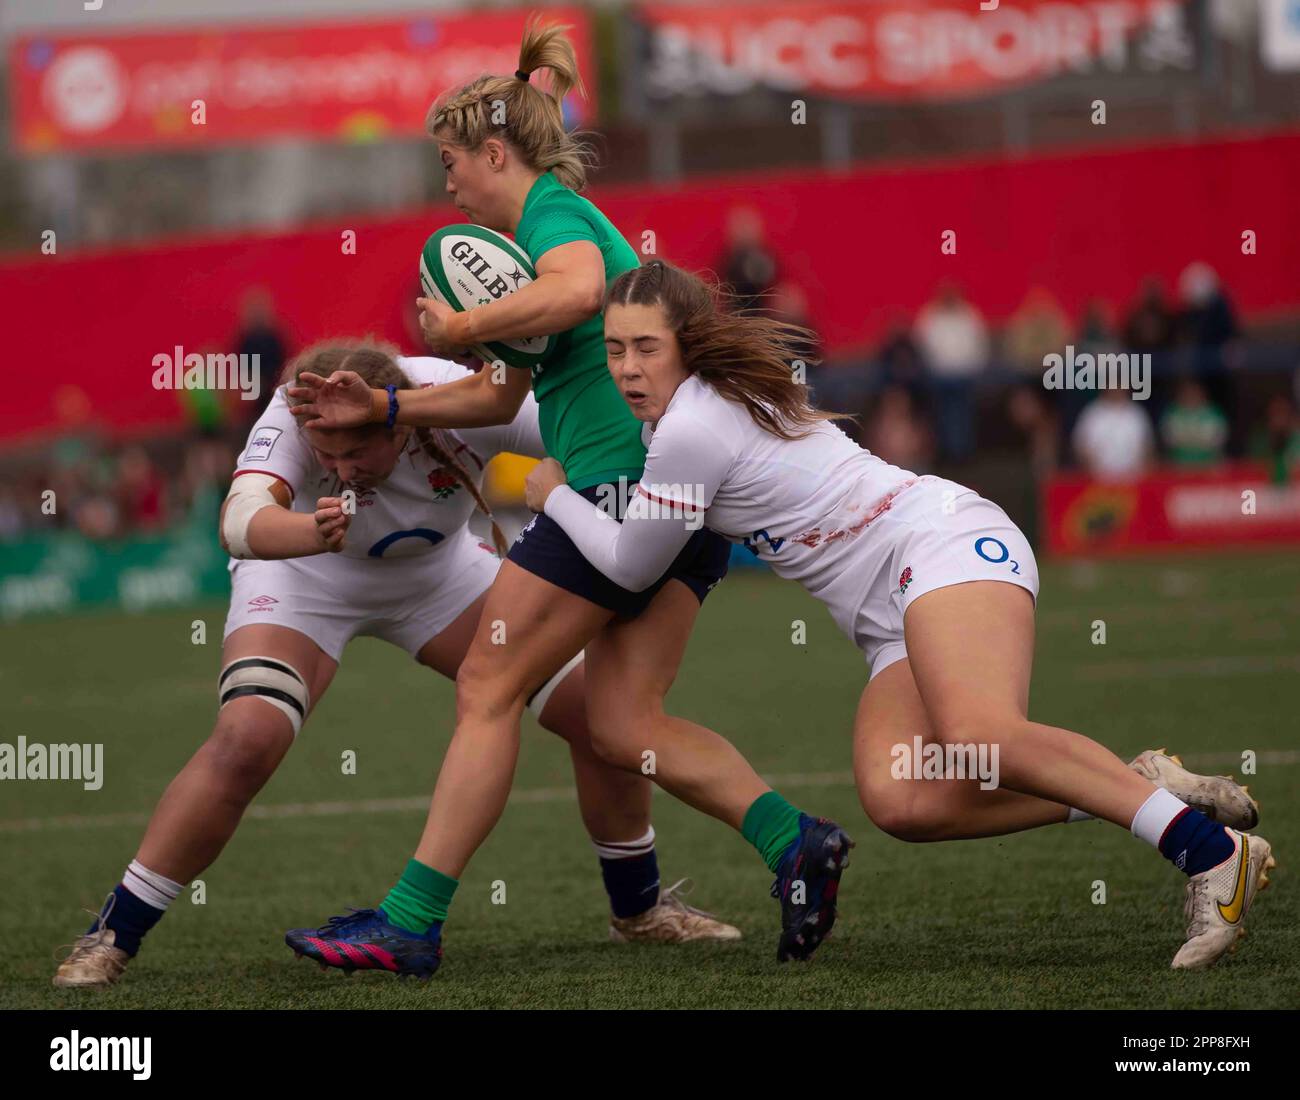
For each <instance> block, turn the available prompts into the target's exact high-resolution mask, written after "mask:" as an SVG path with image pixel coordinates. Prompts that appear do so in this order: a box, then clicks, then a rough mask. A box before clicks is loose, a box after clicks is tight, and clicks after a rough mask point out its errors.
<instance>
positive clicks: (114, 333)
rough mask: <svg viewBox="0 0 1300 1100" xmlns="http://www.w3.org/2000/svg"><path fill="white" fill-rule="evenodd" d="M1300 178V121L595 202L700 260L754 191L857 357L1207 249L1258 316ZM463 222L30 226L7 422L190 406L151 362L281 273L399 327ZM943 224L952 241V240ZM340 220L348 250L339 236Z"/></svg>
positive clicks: (801, 277) (1086, 296) (649, 191)
mask: <svg viewBox="0 0 1300 1100" xmlns="http://www.w3.org/2000/svg"><path fill="white" fill-rule="evenodd" d="M1296 194H1300V134H1278V135H1273V136H1270V137H1264V138H1252V139H1247V140H1220V141H1215V142H1209V143H1206V144H1204V145H1186V144H1178V145H1162V146H1156V147H1141V148H1136V149H1126V150H1108V151H1107V152H1106V153H1104V154H1097V153H1083V154H1079V153H1054V154H1051V155H1040V156H1036V157H1027V158H1025V159H1023V160H1018V161H1013V162H1005V161H1002V160H1000V159H996V158H994V159H989V158H980V159H963V160H960V161H955V162H945V163H940V164H928V165H920V164H910V165H872V166H869V167H864V168H860V169H857V170H855V171H852V172H844V173H841V174H837V175H833V176H828V175H825V174H822V173H817V172H807V171H798V172H780V173H763V174H758V175H748V176H738V177H723V178H717V179H709V180H699V181H692V182H691V183H688V184H685V185H682V186H679V187H673V188H658V187H648V186H646V185H644V184H641V185H636V186H626V187H597V188H596V189H595V190H594V191H593V194H592V199H593V201H595V202H596V203H597V204H598V205H599V206H600V208H601V209H602V210H604V211H605V213H606V214H607V215H608V216H609V218H610V220H611V221H612V222H613V223H614V225H615V226H617V227H618V229H619V230H620V231H621V232H622V233H623V235H624V236H625V237H627V239H628V240H629V241H631V242H633V244H634V245H638V246H639V245H640V244H641V242H642V240H643V239H644V237H643V234H644V233H645V231H646V230H647V229H650V230H653V231H654V233H655V239H656V242H657V249H658V254H659V255H662V256H663V257H664V258H665V259H669V260H672V261H674V262H676V263H680V264H682V265H684V266H686V267H688V268H691V269H692V270H700V269H712V270H714V271H716V270H718V269H719V264H720V257H721V255H722V252H723V250H724V249H725V247H726V226H727V219H728V215H729V212H730V211H731V210H733V209H734V208H735V207H736V206H737V205H741V204H743V205H747V206H751V207H753V208H754V209H755V210H756V211H757V212H758V213H759V215H760V216H761V218H762V220H763V222H764V224H765V225H766V233H767V238H768V240H769V242H770V245H771V248H772V250H773V252H774V254H775V255H776V257H777V261H778V264H779V267H780V272H781V278H782V279H789V280H792V281H793V282H794V283H796V284H798V285H799V286H800V287H802V288H803V289H804V291H805V292H806V293H807V296H808V303H809V309H810V310H811V314H812V316H811V320H812V323H813V325H814V327H815V328H817V330H818V331H819V332H820V334H821V336H822V338H823V340H824V341H825V344H826V346H827V348H828V350H829V351H830V352H831V353H832V354H833V355H840V356H844V355H848V354H853V353H856V352H858V351H860V350H863V349H865V347H866V346H867V345H869V344H871V343H872V342H874V341H876V340H878V339H879V338H880V337H881V336H882V334H883V333H884V332H885V331H886V329H887V327H888V325H889V323H890V320H891V318H893V317H895V316H902V317H904V318H907V319H910V318H911V317H912V316H913V315H914V313H915V311H916V310H917V309H918V308H919V307H920V306H922V305H923V304H924V303H925V302H926V301H928V300H929V298H930V297H931V296H932V295H933V293H934V290H935V287H936V285H937V284H938V283H939V282H941V281H942V280H944V279H954V280H956V281H958V282H959V283H961V285H962V286H963V287H964V289H965V291H966V294H967V296H968V297H969V298H970V300H971V301H972V302H974V304H975V305H976V306H977V307H978V308H979V309H980V310H981V311H982V312H983V313H984V314H985V316H986V317H987V318H988V319H989V321H990V322H991V323H993V324H999V323H1001V322H1003V321H1005V320H1006V318H1007V317H1008V316H1009V315H1010V314H1011V313H1012V312H1013V311H1014V310H1015V309H1016V308H1017V306H1019V305H1020V302H1021V300H1022V298H1023V297H1024V294H1025V289H1026V288H1027V287H1029V286H1032V285H1035V284H1042V285H1044V286H1047V287H1049V288H1050V289H1051V290H1052V292H1053V293H1054V294H1055V295H1056V297H1057V298H1058V299H1059V300H1060V302H1061V304H1062V305H1063V306H1064V307H1065V309H1066V310H1067V311H1069V312H1070V313H1071V314H1072V315H1074V316H1078V315H1079V314H1080V312H1081V311H1082V309H1083V307H1084V305H1085V303H1087V302H1088V301H1089V300H1091V299H1093V298H1102V299H1105V300H1107V301H1109V302H1111V303H1112V304H1113V305H1115V306H1116V307H1120V308H1127V305H1128V303H1129V302H1130V301H1131V300H1132V298H1133V296H1134V295H1135V294H1136V292H1137V290H1138V288H1139V287H1140V286H1141V284H1142V282H1143V280H1144V278H1146V277H1147V276H1149V275H1154V276H1156V277H1158V278H1159V279H1160V280H1161V281H1162V282H1164V283H1165V285H1166V286H1168V287H1172V286H1173V285H1174V284H1175V282H1176V280H1177V278H1178V275H1179V272H1180V271H1181V270H1182V269H1183V267H1184V266H1185V265H1186V264H1187V263H1189V262H1190V261H1192V260H1198V259H1200V260H1205V261H1206V262H1208V263H1209V264H1210V265H1211V266H1212V267H1213V268H1214V269H1215V270H1216V271H1217V272H1218V273H1219V276H1220V278H1221V279H1222V280H1223V284H1224V286H1225V287H1226V288H1227V290H1228V293H1229V295H1230V296H1231V298H1232V301H1233V304H1234V305H1235V306H1236V307H1237V309H1238V310H1239V311H1240V313H1241V314H1242V315H1243V316H1245V317H1253V316H1255V315H1258V314H1269V313H1274V312H1281V311H1283V310H1294V309H1295V307H1296V306H1297V305H1300V272H1298V271H1297V268H1296V264H1295V258H1294V253H1293V251H1290V250H1288V248H1287V245H1286V242H1288V241H1294V240H1297V239H1300V205H1298V204H1296V203H1295V202H1294V201H1292V196H1294V195H1296ZM1098 210H1105V211H1107V216H1106V217H1105V218H1102V219H1099V218H1098V217H1097V211H1098ZM456 217H457V214H456V211H455V209H454V208H453V207H451V206H449V205H445V204H443V205H439V206H435V207H430V208H428V209H426V210H422V211H418V212H412V213H410V214H406V215H403V216H400V217H394V218H388V219H384V220H382V221H367V222H365V223H361V222H358V221H357V220H356V219H349V220H346V221H345V220H339V221H338V222H335V223H330V224H328V225H319V226H315V227H311V228H306V229H303V230H300V231H298V232H295V233H292V234H281V235H274V236H272V235H259V234H246V235H242V236H238V237H232V238H224V239H209V240H204V241H194V242H188V243H180V242H172V243H168V244H158V245H155V246H151V247H149V248H139V249H134V248H133V249H116V250H112V251H106V252H102V253H98V254H89V255H87V254H83V255H80V256H78V255H76V254H70V255H67V256H64V255H63V254H62V253H60V254H59V255H57V256H41V255H38V254H37V246H36V244H35V243H34V244H33V247H32V249H31V254H30V256H29V257H26V258H19V257H10V258H9V261H8V262H6V263H0V301H3V302H4V303H5V307H6V309H7V311H8V315H10V316H13V317H21V318H22V319H23V323H22V324H21V325H15V326H11V329H10V331H9V333H8V336H9V346H8V348H7V349H6V351H7V355H8V359H9V361H11V362H14V363H29V364H39V365H40V366H39V369H36V373H35V374H34V375H33V376H32V384H31V385H23V386H19V387H16V388H14V389H13V391H12V392H10V393H8V394H7V395H6V399H5V400H4V401H3V402H0V439H4V440H9V439H12V438H16V437H19V436H23V435H30V434H36V433H40V432H50V431H54V430H57V429H58V425H59V416H58V400H57V396H58V389H59V386H60V385H72V386H76V387H79V388H80V389H82V390H83V391H84V392H85V393H86V394H87V395H88V397H89V399H90V401H91V403H92V404H93V406H94V408H95V412H96V415H97V416H98V417H99V418H101V419H102V421H103V422H104V423H105V424H108V425H113V426H116V427H122V428H129V427H134V426H137V425H142V424H147V423H151V422H152V423H158V422H177V421H178V420H179V419H180V417H181V407H180V404H179V402H178V401H177V398H176V394H175V393H172V392H168V391H156V390H154V389H152V388H151V387H150V385H149V379H150V377H151V376H152V374H153V370H154V368H153V367H152V366H151V365H150V364H151V360H152V357H153V356H154V355H155V354H157V353H160V352H171V351H172V350H173V348H174V347H175V346H176V345H178V344H179V345H183V346H184V348H185V350H186V351H208V350H217V351H226V350H230V349H231V347H232V345H233V342H234V341H233V337H234V329H235V326H236V319H237V314H238V307H239V302H240V298H241V296H242V295H243V293H244V291H245V290H247V289H248V288H249V287H252V286H257V285H263V286H266V287H267V288H268V289H269V290H270V292H271V293H272V295H273V296H274V298H275V301H276V305H277V307H278V309H279V312H280V315H281V317H282V319H283V321H284V323H285V326H286V328H287V330H288V333H289V336H290V342H291V344H293V345H294V346H295V347H297V346H301V344H302V343H304V342H306V341H309V340H314V339H317V338H319V337H322V336H327V335H347V334H358V333H366V332H374V333H376V334H379V335H383V336H386V337H388V338H390V339H394V340H399V341H400V340H402V339H403V328H402V323H401V315H400V307H401V305H402V304H403V303H404V302H405V303H408V304H409V300H410V299H411V297H412V296H413V295H414V293H415V287H416V285H417V278H416V265H417V257H418V256H419V253H420V248H421V246H422V245H423V244H424V241H425V238H426V237H427V236H428V235H429V234H430V233H431V232H433V231H434V230H435V229H437V228H438V227H439V226H442V225H444V224H446V223H447V222H449V221H452V220H454V219H455V218H456ZM1243 227H1249V228H1251V229H1253V230H1254V231H1256V232H1257V234H1258V238H1259V241H1260V247H1259V250H1258V253H1257V254H1250V255H1247V254H1244V253H1243V252H1242V250H1241V243H1240V242H1241V230H1242V228H1243ZM947 229H953V230H955V231H956V233H957V235H958V239H959V241H960V248H959V250H958V252H957V254H956V255H946V254H944V253H943V251H942V250H941V248H940V241H941V235H942V234H943V233H944V231H945V230H947ZM346 230H353V231H355V233H356V249H355V253H354V254H352V253H349V252H345V251H344V250H343V249H342V247H341V237H340V235H341V234H342V233H343V232H344V231H346ZM850 369H852V368H851V367H850Z"/></svg>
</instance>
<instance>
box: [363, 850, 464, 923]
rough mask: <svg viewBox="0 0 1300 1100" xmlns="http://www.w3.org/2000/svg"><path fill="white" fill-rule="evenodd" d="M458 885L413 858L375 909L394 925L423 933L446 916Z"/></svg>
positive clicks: (453, 880) (451, 879)
mask: <svg viewBox="0 0 1300 1100" xmlns="http://www.w3.org/2000/svg"><path fill="white" fill-rule="evenodd" d="M458 885H459V883H458V882H457V881H456V880H455V879H454V878H449V877H448V876H446V875H444V874H443V873H442V872H441V871H435V870H434V869H433V868H432V867H430V866H429V865H428V864H427V863H421V862H420V861H419V860H418V859H413V860H410V861H409V862H408V863H407V864H406V870H405V871H403V872H402V877H401V878H400V879H398V880H397V885H396V886H394V887H393V888H392V889H391V890H390V891H388V897H386V898H384V900H383V904H381V905H380V907H379V908H381V909H382V910H383V911H384V912H385V913H387V914H388V919H389V920H390V921H391V922H392V923H393V924H395V925H397V927H398V928H405V929H406V930H407V931H408V932H415V933H417V934H419V935H424V934H425V933H426V932H428V931H429V929H430V928H431V927H433V925H435V924H441V923H442V922H443V921H445V920H446V919H447V906H449V905H450V904H451V898H452V895H453V894H455V893H456V887H457V886H458Z"/></svg>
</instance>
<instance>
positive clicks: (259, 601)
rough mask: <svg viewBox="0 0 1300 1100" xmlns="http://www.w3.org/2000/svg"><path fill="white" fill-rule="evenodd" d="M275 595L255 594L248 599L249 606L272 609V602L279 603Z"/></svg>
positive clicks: (264, 609)
mask: <svg viewBox="0 0 1300 1100" xmlns="http://www.w3.org/2000/svg"><path fill="white" fill-rule="evenodd" d="M279 602H280V601H279V600H277V599H276V598H275V597H274V596H254V597H253V598H252V599H251V600H249V601H248V606H249V607H251V608H253V610H255V611H270V610H271V609H270V607H269V605H270V604H273V603H279Z"/></svg>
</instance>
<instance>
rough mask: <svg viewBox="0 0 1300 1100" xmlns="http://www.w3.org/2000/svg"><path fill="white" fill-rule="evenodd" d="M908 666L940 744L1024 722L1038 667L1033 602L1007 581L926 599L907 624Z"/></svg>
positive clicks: (955, 587) (947, 590)
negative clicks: (1034, 668) (1014, 720)
mask: <svg viewBox="0 0 1300 1100" xmlns="http://www.w3.org/2000/svg"><path fill="white" fill-rule="evenodd" d="M903 634H904V638H905V640H906V644H907V655H908V663H909V664H910V666H911V672H912V676H913V677H914V678H915V681H916V687H917V690H918V692H919V693H920V697H921V699H922V700H923V701H924V703H925V709H926V713H927V715H928V716H929V719H930V724H931V726H932V728H933V729H934V731H935V733H936V734H937V735H938V736H939V738H940V739H942V740H945V741H951V740H965V739H967V737H968V735H969V736H972V737H979V736H982V735H983V734H984V733H986V732H987V731H988V729H989V728H990V727H996V726H997V725H998V724H999V723H1004V722H1006V721H1008V720H1010V719H1015V718H1021V719H1023V718H1025V717H1026V715H1027V713H1028V709H1029V681H1030V677H1031V674H1032V671H1033V661H1034V600H1033V597H1032V596H1031V595H1030V594H1029V592H1028V591H1026V590H1025V589H1024V588H1022V587H1020V586H1019V585H1017V584H1011V583H1008V582H1005V581H969V582H966V583H964V584H952V585H948V586H946V587H944V588H936V589H934V590H933V591H930V592H926V593H925V594H923V595H921V596H919V597H918V598H916V599H915V600H913V601H912V602H911V604H910V605H909V606H908V608H907V611H906V613H905V615H904V617H903Z"/></svg>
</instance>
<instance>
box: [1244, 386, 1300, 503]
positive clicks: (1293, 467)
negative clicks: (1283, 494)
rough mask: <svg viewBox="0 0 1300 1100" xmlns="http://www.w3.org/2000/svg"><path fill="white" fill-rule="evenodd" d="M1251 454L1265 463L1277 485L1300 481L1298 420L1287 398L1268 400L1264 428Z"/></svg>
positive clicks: (1278, 396)
mask: <svg viewBox="0 0 1300 1100" xmlns="http://www.w3.org/2000/svg"><path fill="white" fill-rule="evenodd" d="M1252 450H1253V451H1254V453H1255V454H1257V455H1258V456H1259V457H1260V458H1263V459H1264V460H1265V461H1267V462H1268V465H1269V473H1270V476H1271V477H1272V479H1273V481H1274V482H1276V483H1277V484H1278V485H1284V484H1286V483H1287V482H1288V481H1290V480H1292V479H1293V478H1297V477H1300V416H1297V415H1296V407H1295V402H1294V401H1292V400H1291V398H1290V397H1288V396H1287V395H1286V394H1284V393H1279V394H1275V395H1274V396H1273V397H1271V398H1269V401H1268V405H1267V406H1266V408H1265V410H1264V426H1263V428H1262V429H1261V430H1260V431H1259V432H1258V433H1257V437H1256V439H1255V445H1254V447H1253V448H1252Z"/></svg>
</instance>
